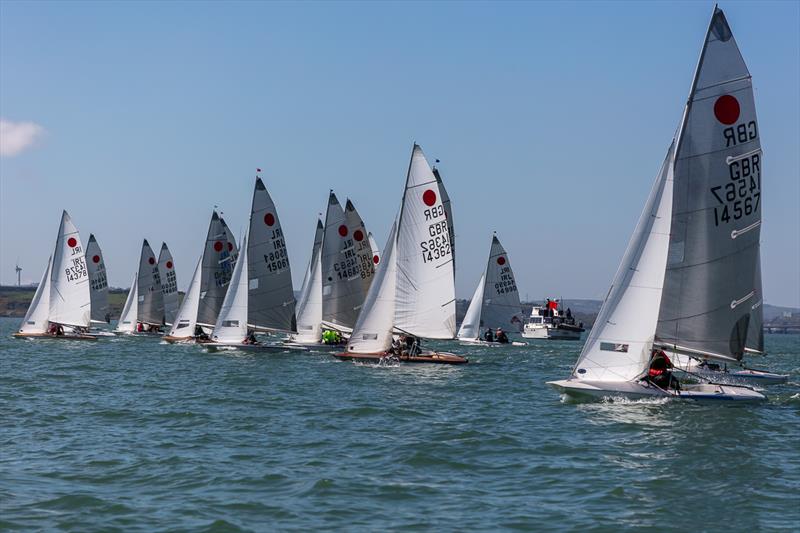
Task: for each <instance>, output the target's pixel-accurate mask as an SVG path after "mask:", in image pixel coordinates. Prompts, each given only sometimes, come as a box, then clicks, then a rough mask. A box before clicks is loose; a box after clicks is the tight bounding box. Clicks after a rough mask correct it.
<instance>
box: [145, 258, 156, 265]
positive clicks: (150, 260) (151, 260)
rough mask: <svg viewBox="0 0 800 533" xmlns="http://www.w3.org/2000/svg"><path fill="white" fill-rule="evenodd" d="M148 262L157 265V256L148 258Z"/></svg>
mask: <svg viewBox="0 0 800 533" xmlns="http://www.w3.org/2000/svg"><path fill="white" fill-rule="evenodd" d="M147 262H148V263H150V264H151V265H155V264H156V258H155V257H151V258H150V259H148V260H147Z"/></svg>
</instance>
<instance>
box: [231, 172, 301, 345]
mask: <svg viewBox="0 0 800 533" xmlns="http://www.w3.org/2000/svg"><path fill="white" fill-rule="evenodd" d="M248 241H249V242H248V246H249V247H250V248H249V250H247V258H248V261H249V265H248V268H247V270H248V277H249V287H250V291H249V292H250V300H249V309H248V311H249V318H248V323H249V324H250V325H251V326H252V327H253V328H255V329H257V330H267V331H290V332H296V331H297V319H296V317H295V298H294V289H293V287H292V271H291V268H290V267H289V256H288V254H287V252H286V241H285V240H284V237H283V230H282V229H281V223H280V220H279V219H278V212H277V210H276V209H275V203H274V202H273V201H272V198H271V197H270V195H269V192H267V188H266V187H265V186H264V183H263V182H262V181H261V178H256V184H255V189H254V191H253V206H252V209H251V212H250V228H249V231H248ZM240 254H244V245H242V249H241V251H240ZM239 261H241V258H240V259H239V260H238V261H237V263H238V262H239Z"/></svg>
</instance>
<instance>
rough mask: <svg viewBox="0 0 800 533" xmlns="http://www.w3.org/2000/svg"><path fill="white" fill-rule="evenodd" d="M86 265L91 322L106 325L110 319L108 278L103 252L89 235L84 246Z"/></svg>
mask: <svg viewBox="0 0 800 533" xmlns="http://www.w3.org/2000/svg"><path fill="white" fill-rule="evenodd" d="M86 259H87V261H86V265H87V267H88V268H89V284H90V288H91V292H90V294H91V301H92V315H91V318H92V322H100V323H104V324H108V323H109V322H110V321H111V317H110V315H109V313H108V278H107V277H106V263H105V261H104V260H103V252H102V251H101V250H100V245H99V244H97V239H95V237H94V234H91V235H89V243H88V244H87V245H86Z"/></svg>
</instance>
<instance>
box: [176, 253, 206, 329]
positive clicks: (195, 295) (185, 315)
mask: <svg viewBox="0 0 800 533" xmlns="http://www.w3.org/2000/svg"><path fill="white" fill-rule="evenodd" d="M202 272H203V259H202V258H201V259H200V260H199V261H198V262H197V266H196V267H195V269H194V274H192V280H191V281H190V282H189V288H188V289H187V291H186V295H185V296H184V297H183V303H182V304H181V308H180V309H179V310H178V314H177V315H176V316H175V321H174V322H173V324H172V328H171V329H170V330H169V335H170V336H171V337H191V336H193V335H194V330H195V326H197V309H198V307H199V305H200V278H201V277H202Z"/></svg>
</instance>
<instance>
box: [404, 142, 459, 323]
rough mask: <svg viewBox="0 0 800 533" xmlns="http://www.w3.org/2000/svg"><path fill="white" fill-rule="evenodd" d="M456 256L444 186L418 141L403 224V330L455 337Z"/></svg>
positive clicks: (406, 189) (410, 174)
mask: <svg viewBox="0 0 800 533" xmlns="http://www.w3.org/2000/svg"><path fill="white" fill-rule="evenodd" d="M452 259H453V254H452V248H451V244H450V230H449V228H448V223H447V215H446V210H445V208H444V205H443V204H442V192H441V188H440V187H439V185H438V183H437V180H436V178H435V176H434V175H433V172H432V171H431V168H430V166H429V165H428V162H427V160H426V159H425V155H424V154H423V153H422V149H421V148H420V147H419V146H417V145H416V144H415V145H414V148H413V150H412V154H411V162H410V164H409V169H408V176H407V178H406V187H405V192H404V195H403V204H402V207H401V211H400V220H399V224H398V228H397V259H396V262H397V304H396V307H395V327H396V328H397V329H398V330H400V331H403V332H406V333H409V334H411V335H414V336H417V337H422V338H428V339H452V338H453V337H454V336H455V328H456V306H455V283H454V273H453V261H452Z"/></svg>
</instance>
